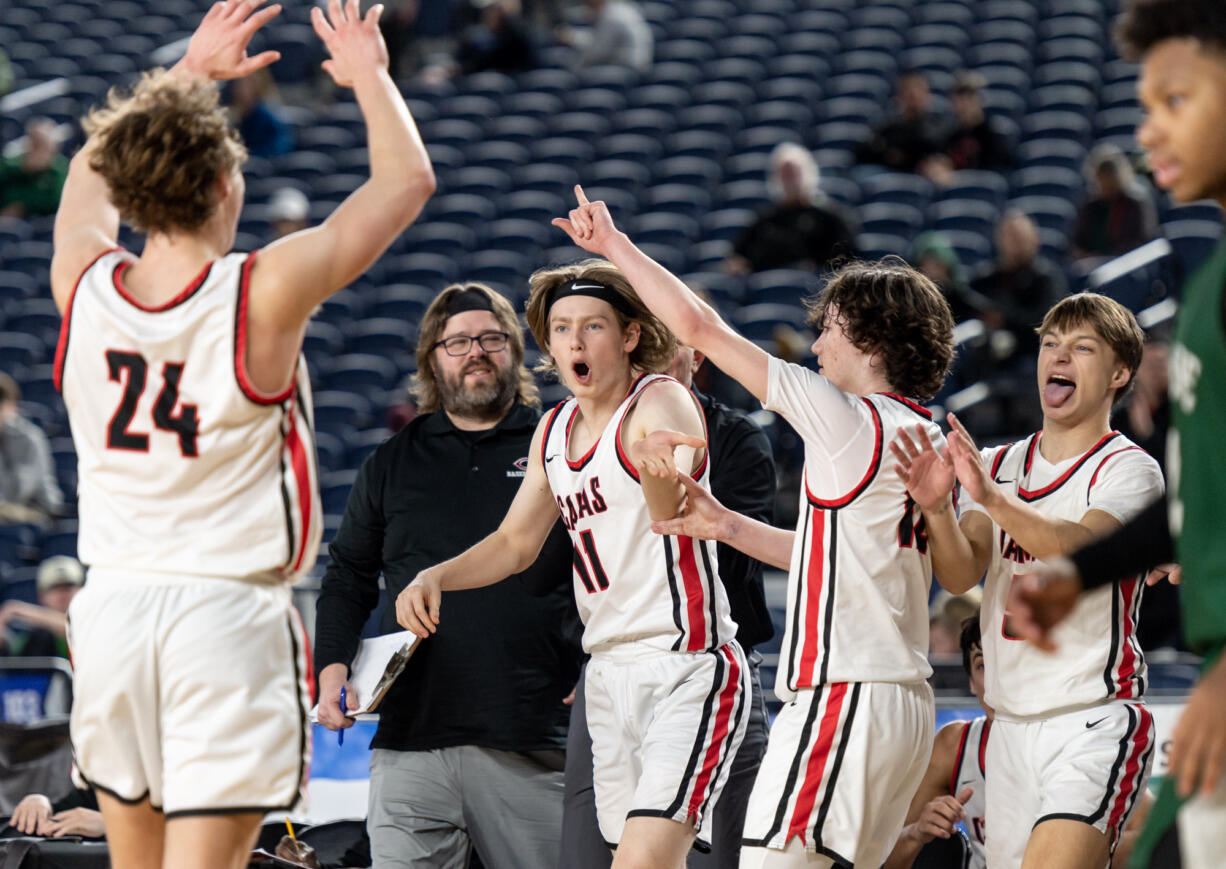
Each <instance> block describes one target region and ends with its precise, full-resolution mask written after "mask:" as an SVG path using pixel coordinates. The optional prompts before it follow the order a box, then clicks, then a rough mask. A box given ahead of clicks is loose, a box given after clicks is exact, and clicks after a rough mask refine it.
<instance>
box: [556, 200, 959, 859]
mask: <svg viewBox="0 0 1226 869" xmlns="http://www.w3.org/2000/svg"><path fill="white" fill-rule="evenodd" d="M576 195H577V196H578V199H579V207H578V208H577V209H575V210H574V211H572V212H571V215H570V220H569V221H559V220H555V221H554V223H555V225H557V226H560V227H561V228H562V229H564V230H566V232H567V233H568V234H569V235H570V237H571V238H572V239H573V240H574V241H575V243H576V244H578V245H579V246H580V247H582V248H583V249H584V250H587V251H591V252H592V253H596V254H598V255H602V256H605V257H606V258H607V259H609V260H610V261H612V262H613V263H614V264H615V265H616V266H617V267H618V268H619V269H620V270H621V271H622V272H624V273H625V274H626V275H627V276H628V277H629V278H630V280H631V282H632V283H633V284H634V286H635V289H636V290H637V291H638V292H639V295H640V296H641V297H642V299H643V301H644V302H645V303H646V304H647V306H648V307H649V308H650V309H651V310H652V311H653V313H655V314H656V315H657V316H658V317H660V319H661V320H663V321H664V323H665V325H666V326H668V327H669V328H670V329H671V330H673V332H674V333H675V334H676V335H677V338H678V340H680V341H682V342H683V343H684V344H685V345H687V346H689V347H693V348H694V349H696V350H700V351H702V352H703V353H704V354H706V356H707V358H708V359H710V360H711V361H712V362H713V363H714V364H716V365H718V366H719V367H720V368H721V369H723V370H724V371H725V372H727V373H728V374H730V375H732V376H733V377H735V378H736V379H737V380H738V381H740V383H741V385H743V386H744V387H745V388H746V389H748V390H749V391H750V392H751V393H753V394H754V395H755V396H756V397H758V398H759V399H760V400H762V401H763V403H764V404H765V406H766V407H767V408H769V409H772V410H775V411H777V412H779V413H780V414H782V415H783V417H784V418H785V419H787V421H788V422H789V423H791V424H792V426H793V427H794V428H795V429H796V430H797V432H798V433H799V434H800V435H801V437H802V438H803V439H804V442H805V478H804V479H805V485H804V490H803V492H802V493H801V505H800V506H801V510H800V512H801V518H800V522H799V524H798V526H797V533H795V534H793V532H790V531H786V530H783V529H777V528H771V527H769V526H766V525H763V524H762V523H758V522H754V521H752V520H749V519H746V518H745V517H730V518H729V519H728V521H726V522H723V523H720V524H721V528H722V530H721V532H720V534H719V538H718V539H720V540H721V541H722V542H726V543H729V544H730V545H732V546H735V547H736V548H738V549H740V550H742V551H743V552H746V553H747V554H749V555H751V556H753V557H754V558H758V559H760V560H761V561H764V562H768V563H770V564H774V565H775V566H777V567H781V568H786V569H788V570H789V572H790V578H789V584H788V621H787V630H786V632H785V634H784V639H783V655H782V661H781V665H780V672H779V677H778V681H777V683H776V685H775V693H776V694H777V695H778V696H779V697H780V699H782V700H784V701H785V703H786V705H785V706H784V708H783V711H782V712H781V713H780V714H779V717H778V718H777V719H776V720H775V723H774V726H773V727H772V728H771V736H770V742H769V743H768V745H767V750H766V757H765V758H764V759H763V761H762V765H761V767H760V769H759V773H758V777H757V781H756V783H755V785H754V790H753V794H752V796H751V797H750V800H749V808H748V811H747V814H746V820H745V831H744V842H743V848H742V851H741V866H742V867H755V869H756V867H800V866H819V867H820V866H832V865H838V866H844V865H847V866H850V865H852V864H853V863H854V864H855V865H864V866H879V865H880V864H881V861H882V860H884V859H885V857H886V855H887V854H888V853H889V850H890V847H891V846H892V845H893V843H894V840H895V839H896V838H897V836H898V831H899V830H900V829H901V828H902V825H903V820H904V818H905V816H906V813H907V806H908V803H909V802H910V798H911V794H912V793H913V792H914V791H915V788H916V786H917V785H918V784H919V780H920V777H921V776H922V775H923V772H924V767H925V765H926V763H927V760H928V753H929V749H930V748H931V745H932V728H933V716H934V709H933V698H932V691H931V689H930V688H929V687H928V685H927V683H926V682H925V681H924V680H925V679H927V677H928V676H929V675H930V674H931V672H932V670H931V668H930V667H929V665H928V659H927V649H928V607H927V602H928V587H929V583H930V577H931V564H930V559H929V558H928V555H927V554H926V543H925V540H924V532H923V526H922V525H921V524H919V513H918V510H917V509H916V508H915V506H914V504H913V503H912V502H911V501H910V500H909V499H908V497H907V494H906V490H905V489H904V487H903V486H902V484H901V482H900V481H899V480H897V479H896V477H895V475H894V474H892V473H888V468H887V467H886V465H884V464H883V458H884V452H885V449H886V444H887V443H888V442H889V441H890V440H891V439H892V438H893V437H894V434H895V432H896V431H897V430H899V429H900V428H902V427H903V426H907V427H910V426H912V425H914V424H916V423H919V424H921V425H924V426H927V427H928V428H929V429H930V432H931V436H932V437H934V438H940V433H939V431H938V429H937V427H936V426H935V425H934V424H933V423H932V422H931V415H930V414H929V413H928V411H926V410H925V409H924V408H923V407H921V406H920V405H919V404H918V403H917V400H920V401H922V400H926V399H928V398H931V397H932V395H933V394H935V393H936V391H937V389H938V388H939V387H940V385H941V382H942V380H943V379H944V377H945V373H946V371H947V370H948V367H949V363H950V360H951V359H952V358H953V346H952V332H953V318H952V317H951V316H950V313H949V306H948V305H947V304H946V302H945V299H944V297H943V296H942V295H941V292H940V290H939V289H937V287H936V285H934V284H933V283H932V282H931V281H929V280H928V279H927V278H925V277H923V276H922V275H920V274H919V273H918V272H916V271H914V270H913V269H911V268H909V267H907V266H905V265H903V264H902V263H901V262H900V263H898V264H894V263H889V262H883V263H870V264H863V263H862V264H856V265H853V266H849V267H848V268H846V269H844V270H843V271H841V272H839V273H836V275H835V276H834V277H833V278H832V279H831V280H830V282H829V284H828V285H827V287H826V289H825V290H824V291H823V293H822V295H821V297H820V298H819V299H818V301H817V303H816V306H815V308H814V311H813V323H814V324H815V325H817V326H818V327H819V328H820V330H821V335H820V336H819V337H818V339H817V341H816V343H815V344H814V345H813V349H814V352H816V353H817V355H818V358H819V362H820V364H821V371H820V373H814V372H812V371H810V370H809V369H807V368H803V367H801V366H799V365H789V364H787V363H784V362H783V361H782V360H779V359H776V358H773V357H771V356H770V355H768V354H767V353H766V352H765V351H764V350H762V349H761V348H760V347H758V346H757V345H756V344H754V343H753V342H751V341H749V340H747V339H746V338H744V337H742V336H741V335H739V334H737V333H736V332H735V331H733V330H732V329H731V328H730V327H729V326H728V325H727V324H726V323H724V322H723V321H722V320H721V319H720V317H719V314H717V313H716V312H715V310H714V309H712V308H711V307H710V306H709V305H707V304H705V303H704V302H702V301H701V300H700V299H699V298H698V297H697V296H696V295H694V294H693V293H692V292H690V291H689V290H688V289H687V288H686V287H685V285H684V284H682V283H681V281H679V280H678V279H677V278H675V277H674V276H673V275H671V274H669V272H668V271H667V270H666V269H664V268H662V267H661V266H660V265H659V264H658V263H656V262H654V261H653V260H651V259H650V258H649V257H647V256H646V255H645V254H643V252H642V251H640V250H639V249H638V248H637V247H635V246H634V244H633V243H632V242H631V241H630V239H628V238H627V237H626V236H625V235H624V234H622V233H621V232H619V231H618V230H617V228H616V227H615V226H614V225H613V222H612V220H611V218H610V217H609V212H608V209H607V208H606V207H605V205H604V203H600V202H594V203H589V202H588V201H587V199H586V197H584V195H583V191H582V190H581V189H578V188H576ZM686 485H687V486H688V484H686ZM689 488H691V489H692V487H689ZM695 496H696V497H697V493H695ZM682 524H684V523H682Z"/></svg>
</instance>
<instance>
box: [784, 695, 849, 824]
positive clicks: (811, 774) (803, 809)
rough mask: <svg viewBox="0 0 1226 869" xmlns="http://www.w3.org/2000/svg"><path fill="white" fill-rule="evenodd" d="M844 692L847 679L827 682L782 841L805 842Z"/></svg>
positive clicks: (841, 709)
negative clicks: (823, 709) (797, 838)
mask: <svg viewBox="0 0 1226 869" xmlns="http://www.w3.org/2000/svg"><path fill="white" fill-rule="evenodd" d="M846 694H847V683H846V682H836V683H834V684H832V685H830V686H829V693H828V694H827V695H826V712H825V713H824V714H823V715H822V723H821V726H820V727H819V729H818V732H817V742H815V743H814V745H813V750H812V751H811V752H810V753H809V764H808V766H807V767H805V779H804V781H803V782H802V783H801V785H800V791H799V792H798V793H797V795H796V808H795V809H793V810H792V822H791V824H789V825H788V834H787V837H786V838H785V839H784V841H785V842H787V841H791V838H792V837H793V836H800V840H801V841H802V842H804V837H805V831H806V830H807V829H808V828H809V815H811V814H813V806H814V805H815V804H816V803H817V791H818V788H820V787H821V783H822V778H823V777H824V776H825V774H826V761H827V760H828V759H829V757H830V746H831V745H832V744H833V743H834V731H835V730H836V729H837V728H838V724H839V717H840V714H841V713H842V711H843V698H844V696H845V695H846ZM806 844H808V843H806Z"/></svg>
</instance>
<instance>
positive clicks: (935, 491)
mask: <svg viewBox="0 0 1226 869" xmlns="http://www.w3.org/2000/svg"><path fill="white" fill-rule="evenodd" d="M915 436H916V440H917V441H918V442H919V443H918V444H917V443H916V441H913V440H911V436H910V435H909V434H907V430H906V429H903V428H900V429H899V430H898V436H897V437H896V438H895V439H894V440H892V441H890V451H891V452H892V453H894V458H895V459H897V460H898V462H897V464H895V465H894V472H895V473H897V474H898V476H899V477H901V478H902V482H903V485H904V486H906V487H907V494H909V495H910V496H911V498H912V500H914V501H915V503H916V504H919V505H920V509H921V510H924V511H927V512H931V511H933V510H937V509H940V507H941V506H942V505H943V504H944V503H945V502H946V499H948V498H949V495H950V493H951V492H952V491H953V490H954V484H955V483H957V477H956V476H955V475H954V463H953V459H952V458H950V455H949V449H948V448H947V449H945V450H943V451H941V452H937V450H936V448H935V447H934V446H933V445H932V440H931V439H930V438H929V437H928V432H927V430H926V429H925V428H924V426H923V425H922V424H920V423H916V426H915Z"/></svg>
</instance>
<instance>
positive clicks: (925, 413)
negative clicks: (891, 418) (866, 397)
mask: <svg viewBox="0 0 1226 869" xmlns="http://www.w3.org/2000/svg"><path fill="white" fill-rule="evenodd" d="M878 395H880V396H882V397H883V398H888V399H890V400H891V401H897V402H898V403H899V404H901V405H902V406H903V407H907V408H910V409H911V410H913V411H915V412H916V413H918V414H919V415H920V416H922V417H923V418H924V419H929V420H930V419H932V411H930V410H929V409H928V408H926V407H924V406H923V405H921V404H918V403H917V402H914V401H912V400H911V399H909V398H906V397H905V396H902V395H895V394H894V393H892V392H880V393H878Z"/></svg>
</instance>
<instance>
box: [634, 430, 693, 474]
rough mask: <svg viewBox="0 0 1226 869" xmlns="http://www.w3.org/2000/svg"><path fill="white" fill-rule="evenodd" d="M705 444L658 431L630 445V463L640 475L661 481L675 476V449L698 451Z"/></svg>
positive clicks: (680, 433) (678, 434)
mask: <svg viewBox="0 0 1226 869" xmlns="http://www.w3.org/2000/svg"><path fill="white" fill-rule="evenodd" d="M706 445H707V442H706V441H705V440H703V439H702V438H700V437H696V436H695V435H688V434H685V433H683V432H679V431H670V430H669V429H658V430H657V431H653V432H652V433H651V434H649V435H647V436H646V437H642V438H639V439H638V440H637V441H635V442H634V443H633V444H631V445H630V461H631V462H632V463H633V464H634V467H635V469H636V470H637V471H638V472H639V473H640V474H650V475H651V476H653V477H660V478H661V479H671V478H672V477H675V476H677V459H676V450H677V447H693V448H694V449H696V450H700V449H702V448H703V447H705V446H706Z"/></svg>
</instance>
